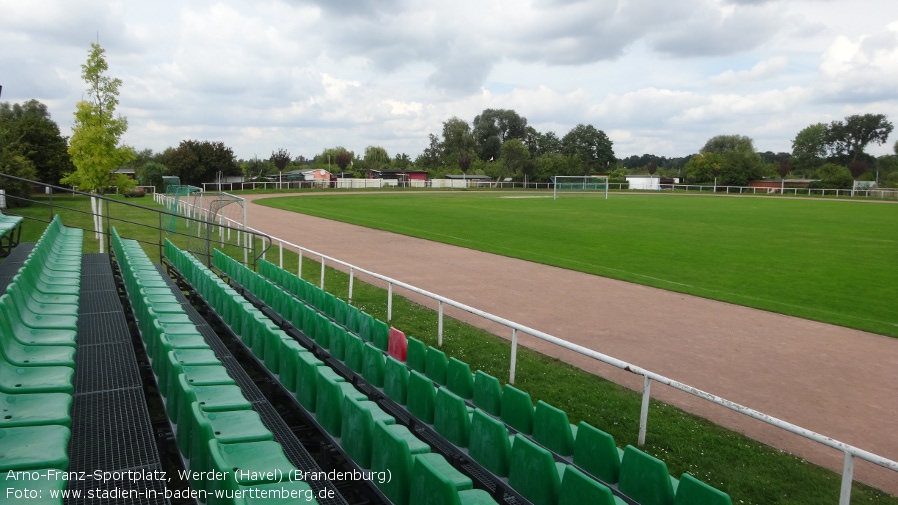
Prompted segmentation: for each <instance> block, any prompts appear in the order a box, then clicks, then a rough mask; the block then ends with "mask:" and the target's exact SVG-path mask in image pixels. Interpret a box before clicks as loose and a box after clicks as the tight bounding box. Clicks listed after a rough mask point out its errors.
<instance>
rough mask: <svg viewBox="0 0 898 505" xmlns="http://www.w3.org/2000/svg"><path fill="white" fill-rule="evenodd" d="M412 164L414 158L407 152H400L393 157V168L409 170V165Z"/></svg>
mask: <svg viewBox="0 0 898 505" xmlns="http://www.w3.org/2000/svg"><path fill="white" fill-rule="evenodd" d="M411 164H412V159H411V158H410V157H409V155H407V154H405V153H399V154H397V155H396V156H394V157H393V168H396V169H398V170H408V167H409V165H411Z"/></svg>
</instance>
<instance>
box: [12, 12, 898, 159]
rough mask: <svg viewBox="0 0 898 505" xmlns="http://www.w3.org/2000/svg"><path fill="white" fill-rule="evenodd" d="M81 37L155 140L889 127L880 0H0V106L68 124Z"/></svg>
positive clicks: (397, 148) (897, 45)
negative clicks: (874, 116) (579, 128)
mask: <svg viewBox="0 0 898 505" xmlns="http://www.w3.org/2000/svg"><path fill="white" fill-rule="evenodd" d="M98 37H99V41H100V44H101V45H102V46H103V47H104V48H105V49H106V51H107V61H108V63H109V72H108V74H109V75H111V76H113V77H118V78H121V79H122V80H123V81H124V84H123V87H122V92H121V97H120V98H121V103H120V106H119V112H120V113H121V114H123V115H125V116H127V118H128V120H129V122H130V128H129V131H128V133H127V135H126V138H125V140H126V142H127V143H128V144H130V145H132V146H134V147H136V148H137V149H144V148H150V149H153V150H155V151H160V150H162V149H165V148H166V147H169V146H176V145H177V144H178V143H179V142H180V141H181V140H184V139H197V140H220V141H223V142H225V143H226V144H227V145H229V146H231V147H232V148H233V149H234V152H235V154H236V155H237V156H238V157H240V158H251V157H252V156H254V155H257V156H259V157H262V158H267V157H268V156H269V155H270V154H271V152H272V151H273V150H275V149H277V148H281V147H284V148H286V149H287V150H289V151H290V152H291V154H293V155H294V156H296V155H300V154H302V155H305V156H307V157H311V156H314V155H315V154H316V153H318V152H321V151H322V149H323V148H325V147H332V146H337V145H342V146H345V147H347V148H349V149H351V150H354V151H355V152H356V153H361V152H363V151H364V148H365V146H367V145H380V146H383V147H385V148H386V149H387V150H388V152H389V153H390V155H391V156H392V155H394V154H396V153H400V152H405V153H408V154H409V155H411V156H412V158H414V157H415V156H417V155H418V154H420V153H421V151H422V150H423V149H424V148H425V147H426V145H427V134H428V133H431V132H433V133H439V132H440V131H441V128H442V122H443V121H445V120H446V119H448V118H450V117H452V116H458V117H460V118H463V119H465V120H467V121H469V122H470V121H471V120H473V118H474V116H475V115H477V114H478V113H480V112H481V111H482V110H483V109H486V108H503V109H514V110H515V111H517V112H518V113H519V114H520V115H522V116H524V117H526V118H527V120H528V122H529V124H530V125H532V126H534V127H535V128H536V129H537V130H539V131H542V132H545V131H549V130H551V131H555V132H556V133H558V134H559V136H561V135H564V133H566V132H567V131H568V130H569V129H570V128H572V127H573V126H575V125H576V124H578V123H586V124H592V125H594V126H595V127H596V128H599V129H601V130H604V131H605V132H606V133H607V134H608V136H609V137H610V138H611V140H612V141H613V142H614V149H615V153H616V154H617V156H618V157H626V156H629V155H633V154H637V155H638V154H642V153H646V152H648V153H653V154H657V155H663V156H683V155H687V154H690V153H693V152H696V151H697V150H698V149H699V148H700V147H701V146H702V145H703V144H704V142H705V141H706V140H707V139H708V138H710V137H712V136H714V135H718V134H741V135H748V136H750V137H752V138H753V139H755V146H756V147H757V148H758V149H759V150H761V151H767V150H771V151H790V150H791V139H792V138H793V137H794V136H795V134H796V133H797V132H798V131H799V130H801V129H802V128H804V127H805V126H807V125H809V124H812V123H816V122H829V121H832V120H837V119H842V118H844V117H845V116H846V115H850V114H856V113H867V112H871V113H882V114H886V115H887V116H889V118H890V119H891V120H892V121H893V122H898V4H896V2H895V0H532V1H524V0H519V1H511V0H454V1H453V2H426V1H422V0H357V1H352V0H330V1H327V0H320V1H318V0H256V1H252V2H247V1H231V0H221V1H206V0H195V1H190V2H183V1H174V0H154V1H153V2H147V1H133V0H132V1H110V0H79V1H77V2H73V1H70V0H28V1H23V0H0V85H2V86H3V91H2V96H0V100H2V101H10V102H23V101H25V100H29V99H32V98H34V99H37V100H40V101H41V102H43V103H45V104H47V105H48V106H49V108H50V112H51V114H52V116H53V118H54V119H55V120H56V121H57V122H58V123H59V125H60V127H61V128H62V130H63V132H64V134H65V135H68V134H69V133H70V126H71V119H72V112H73V111H74V107H75V103H76V102H77V101H78V100H80V99H81V98H82V96H84V95H83V93H84V89H85V84H84V83H83V81H82V80H81V77H80V72H81V65H82V64H83V63H84V62H85V61H86V58H87V54H88V50H89V46H90V43H91V42H94V41H96V40H97V38H98ZM896 139H898V134H896V135H894V136H893V138H891V139H890V142H889V145H886V146H873V147H872V148H870V149H868V152H871V153H873V154H885V153H888V152H890V151H891V145H893V144H894V142H895V140H896Z"/></svg>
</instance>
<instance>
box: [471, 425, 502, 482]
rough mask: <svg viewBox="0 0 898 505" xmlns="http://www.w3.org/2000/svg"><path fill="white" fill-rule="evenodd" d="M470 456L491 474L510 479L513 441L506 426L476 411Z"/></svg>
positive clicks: (472, 426) (472, 427)
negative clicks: (509, 463)
mask: <svg viewBox="0 0 898 505" xmlns="http://www.w3.org/2000/svg"><path fill="white" fill-rule="evenodd" d="M468 454H470V455H471V457H472V458H473V459H474V461H476V462H478V463H480V464H481V465H483V467H484V468H486V469H487V470H489V471H490V472H492V473H494V474H496V475H498V476H499V477H508V462H509V460H510V459H511V440H510V439H509V438H508V429H507V428H506V427H505V424H504V423H502V422H501V421H499V420H498V419H495V418H493V417H491V416H490V415H488V414H487V413H486V412H484V411H483V410H480V409H477V410H475V411H474V414H473V416H472V418H471V437H470V443H469V444H468Z"/></svg>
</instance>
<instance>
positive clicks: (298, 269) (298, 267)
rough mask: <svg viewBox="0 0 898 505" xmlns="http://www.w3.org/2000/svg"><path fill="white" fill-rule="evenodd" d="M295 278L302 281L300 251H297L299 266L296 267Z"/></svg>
mask: <svg viewBox="0 0 898 505" xmlns="http://www.w3.org/2000/svg"><path fill="white" fill-rule="evenodd" d="M296 276H297V277H299V278H300V279H302V249H300V250H299V265H298V266H297V267H296Z"/></svg>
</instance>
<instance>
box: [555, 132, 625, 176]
mask: <svg viewBox="0 0 898 505" xmlns="http://www.w3.org/2000/svg"><path fill="white" fill-rule="evenodd" d="M561 145H562V152H563V153H564V154H566V155H568V156H574V157H576V158H578V159H579V160H580V165H581V172H580V173H582V174H584V175H589V174H590V173H592V172H596V171H606V170H609V168H610V166H611V164H612V163H614V162H615V161H616V159H615V157H614V149H613V148H612V142H611V140H610V139H609V138H608V136H607V135H605V132H603V131H602V130H597V129H596V128H595V127H594V126H592V125H583V124H578V125H577V126H575V127H574V128H573V129H571V131H569V132H568V133H567V134H566V135H565V136H564V137H562V138H561Z"/></svg>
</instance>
